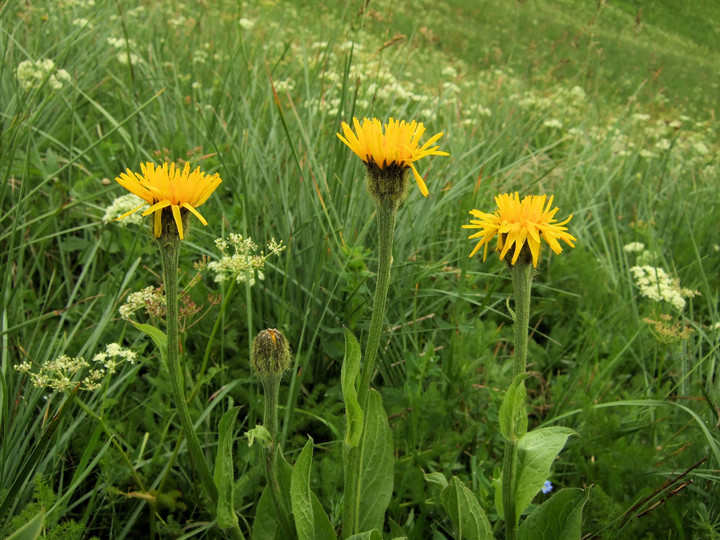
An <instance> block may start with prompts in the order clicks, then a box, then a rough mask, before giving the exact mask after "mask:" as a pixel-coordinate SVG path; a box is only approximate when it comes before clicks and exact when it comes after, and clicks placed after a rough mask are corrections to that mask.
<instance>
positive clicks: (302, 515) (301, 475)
mask: <svg viewBox="0 0 720 540" xmlns="http://www.w3.org/2000/svg"><path fill="white" fill-rule="evenodd" d="M312 452H313V440H312V437H309V438H308V442H307V443H305V447H304V448H303V449H302V452H300V455H299V456H298V458H297V461H296V462H295V466H294V467H293V472H292V478H291V480H290V501H291V503H292V512H293V516H294V517H295V528H296V529H297V533H298V538H299V539H300V540H306V539H310V540H312V538H314V537H315V527H314V525H315V523H314V520H313V507H312V501H311V500H310V465H311V464H312Z"/></svg>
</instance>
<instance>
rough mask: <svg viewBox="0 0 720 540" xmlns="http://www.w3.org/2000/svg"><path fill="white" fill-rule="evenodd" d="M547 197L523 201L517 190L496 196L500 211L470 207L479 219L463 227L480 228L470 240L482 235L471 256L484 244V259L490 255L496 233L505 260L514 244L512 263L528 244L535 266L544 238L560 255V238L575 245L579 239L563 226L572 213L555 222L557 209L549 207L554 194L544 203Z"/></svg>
mask: <svg viewBox="0 0 720 540" xmlns="http://www.w3.org/2000/svg"><path fill="white" fill-rule="evenodd" d="M546 199H547V195H528V196H527V197H524V198H523V200H522V201H521V200H520V197H519V196H518V194H517V192H515V193H513V194H512V195H511V194H509V193H504V194H502V195H498V196H497V197H495V202H496V203H497V210H496V211H495V213H494V214H486V213H485V212H481V211H479V210H470V214H472V215H473V216H474V217H475V218H477V219H471V220H470V225H463V229H481V230H480V231H479V232H477V233H475V234H473V235H472V236H470V237H468V239H473V238H480V241H479V242H478V243H477V245H476V246H475V249H473V250H472V253H470V256H471V257H472V256H473V255H475V253H477V251H478V250H479V249H480V248H481V247H482V246H485V252H484V254H483V261H484V260H485V258H486V257H487V250H488V244H489V243H490V241H491V240H492V239H493V238H494V237H495V235H497V237H498V243H497V250H498V251H500V260H503V259H504V258H505V255H506V254H507V253H508V251H510V249H511V248H512V247H513V246H515V252H514V253H513V257H512V261H511V263H510V264H511V265H514V264H515V262H516V261H517V260H518V257H519V256H520V252H521V251H522V249H523V246H525V244H526V243H527V246H528V247H529V248H530V253H531V255H532V263H533V266H535V267H537V264H538V260H539V258H540V244H541V243H542V241H543V240H545V242H547V245H549V246H550V249H552V250H553V251H554V252H555V253H558V254H559V253H560V252H561V251H562V248H561V247H560V243H559V242H558V240H562V241H563V242H565V243H566V244H568V245H569V246H570V247H575V245H574V244H573V241H575V240H577V239H576V238H575V237H574V236H572V235H571V234H570V233H568V232H567V230H568V229H567V227H564V226H563V225H565V224H566V223H567V222H568V221H570V219H571V218H572V215H570V217H569V218H567V219H566V220H565V221H563V222H562V223H556V220H555V219H554V216H555V213H556V212H557V211H558V209H557V208H553V209H552V210H551V209H550V208H551V206H552V203H553V197H552V196H551V197H550V200H548V201H547V204H545V201H546Z"/></svg>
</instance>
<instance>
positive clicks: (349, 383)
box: [340, 328, 363, 448]
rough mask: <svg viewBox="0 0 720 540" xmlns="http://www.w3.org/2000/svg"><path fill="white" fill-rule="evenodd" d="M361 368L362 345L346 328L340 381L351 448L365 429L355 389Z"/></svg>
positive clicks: (356, 443)
mask: <svg viewBox="0 0 720 540" xmlns="http://www.w3.org/2000/svg"><path fill="white" fill-rule="evenodd" d="M359 370H360V345H359V344H358V342H357V340H356V339H355V336H353V335H352V332H350V330H348V329H347V328H345V358H344V359H343V364H342V370H341V372H340V381H341V383H342V393H343V400H344V401H345V416H346V418H347V431H346V433H345V444H346V445H347V446H348V447H350V448H352V447H353V446H357V445H358V443H359V442H360V436H361V435H362V429H363V412H362V408H361V407H360V403H358V399H357V390H356V389H355V381H356V379H357V375H358V371H359Z"/></svg>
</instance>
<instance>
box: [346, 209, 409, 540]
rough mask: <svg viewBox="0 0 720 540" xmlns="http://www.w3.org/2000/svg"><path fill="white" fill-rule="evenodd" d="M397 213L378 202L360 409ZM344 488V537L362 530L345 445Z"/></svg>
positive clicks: (353, 454) (354, 457) (376, 340)
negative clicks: (375, 269)
mask: <svg viewBox="0 0 720 540" xmlns="http://www.w3.org/2000/svg"><path fill="white" fill-rule="evenodd" d="M396 213H397V201H388V202H385V203H382V202H379V203H378V204H377V214H376V215H377V225H378V272H377V282H376V284H375V302H374V304H373V312H372V317H371V319H370V333H369V334H368V340H367V343H366V345H365V354H364V357H363V364H362V370H361V374H360V386H359V387H358V402H359V403H360V406H361V407H362V410H363V411H367V407H368V399H369V395H370V394H369V392H370V383H371V382H372V376H373V371H374V369H375V359H376V357H377V351H378V347H379V345H380V335H381V334H382V325H383V321H384V319H385V303H386V301H387V293H388V289H389V287H390V266H391V264H392V246H393V237H394V233H395V214H396ZM344 457H345V472H344V480H345V490H344V500H343V537H344V538H347V537H348V536H351V535H353V534H356V533H359V532H362V531H359V530H357V527H358V517H359V512H360V498H359V493H358V489H357V488H358V475H359V470H358V467H359V459H358V450H357V447H353V448H346V450H345V456H344Z"/></svg>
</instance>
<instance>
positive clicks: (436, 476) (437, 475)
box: [423, 472, 448, 489]
mask: <svg viewBox="0 0 720 540" xmlns="http://www.w3.org/2000/svg"><path fill="white" fill-rule="evenodd" d="M423 475H424V476H425V481H426V482H427V483H428V484H435V485H436V486H440V488H441V489H445V488H446V487H448V481H447V478H445V475H444V474H443V473H441V472H434V473H430V474H425V473H423Z"/></svg>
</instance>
